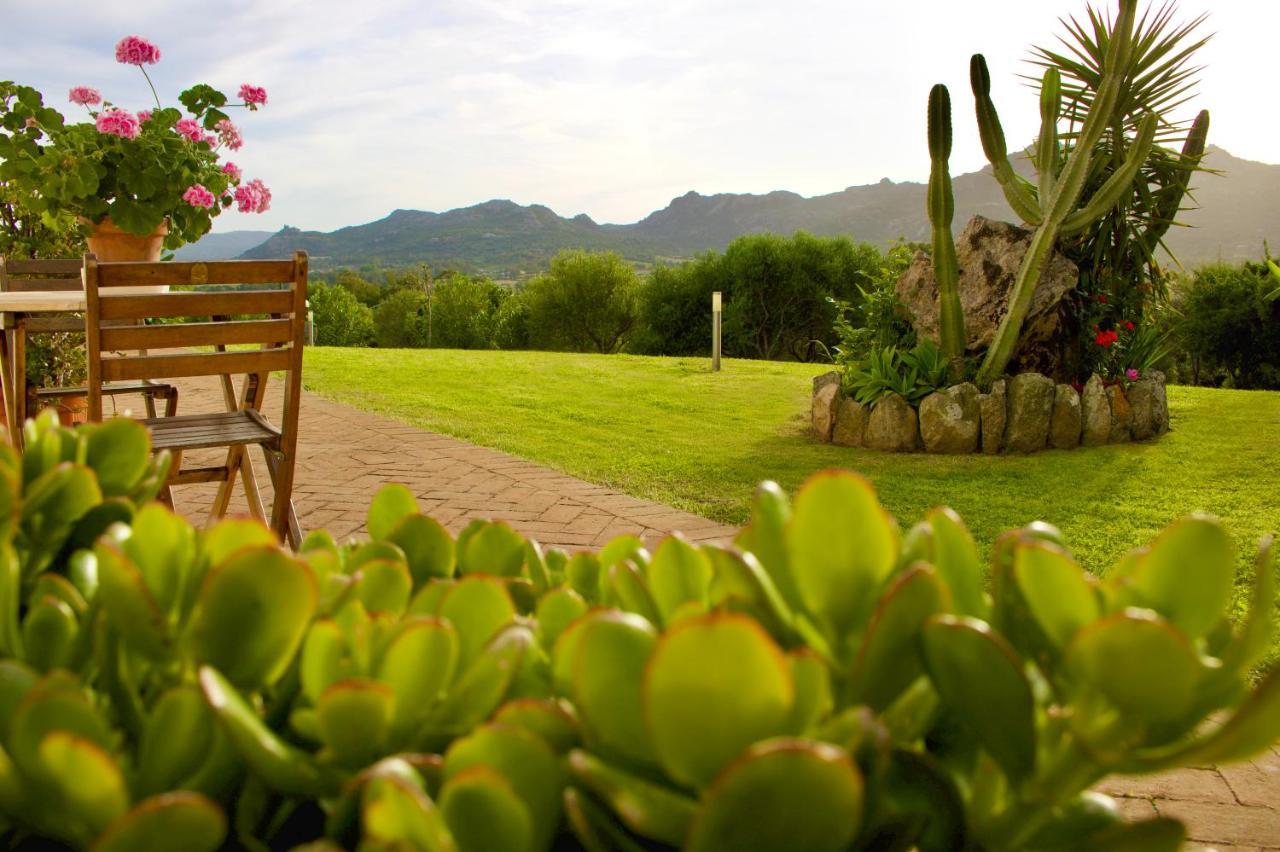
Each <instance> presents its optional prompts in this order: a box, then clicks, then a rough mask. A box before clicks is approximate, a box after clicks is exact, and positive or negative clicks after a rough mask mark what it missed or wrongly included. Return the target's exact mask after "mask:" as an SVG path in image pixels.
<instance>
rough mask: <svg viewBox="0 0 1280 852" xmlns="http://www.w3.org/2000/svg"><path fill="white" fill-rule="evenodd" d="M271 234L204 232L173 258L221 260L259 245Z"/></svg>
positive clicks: (267, 232) (266, 232) (271, 233)
mask: <svg viewBox="0 0 1280 852" xmlns="http://www.w3.org/2000/svg"><path fill="white" fill-rule="evenodd" d="M272 235H273V232H272V231H227V232H226V233H222V234H205V235H204V237H203V238H202V239H201V240H199V241H198V242H194V243H192V244H191V245H186V246H183V247H182V248H180V249H178V250H177V251H175V252H174V253H173V258H174V260H223V259H225V258H230V257H235V256H236V255H239V254H241V253H242V252H246V251H248V250H249V249H251V248H253V247H254V246H257V245H261V244H262V243H264V242H266V241H267V239H268V238H269V237H271V236H272Z"/></svg>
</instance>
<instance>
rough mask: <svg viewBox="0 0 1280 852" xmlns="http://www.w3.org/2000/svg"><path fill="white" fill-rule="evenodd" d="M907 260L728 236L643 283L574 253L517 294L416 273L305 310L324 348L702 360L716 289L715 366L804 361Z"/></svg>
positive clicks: (357, 284) (337, 284) (609, 257)
mask: <svg viewBox="0 0 1280 852" xmlns="http://www.w3.org/2000/svg"><path fill="white" fill-rule="evenodd" d="M911 253H912V249H911V247H908V246H904V245H897V246H894V247H892V248H890V249H888V250H887V251H885V250H882V249H881V248H880V247H879V246H876V245H874V244H872V243H865V242H863V243H859V242H855V241H853V240H851V239H849V238H847V237H815V236H812V235H810V234H807V233H803V232H801V233H797V234H795V235H794V236H792V237H782V236H777V235H773V234H757V235H749V236H744V237H739V238H738V239H736V240H734V241H733V242H732V243H731V244H730V245H729V246H728V247H727V249H726V250H725V251H724V252H708V253H706V254H703V255H701V256H699V257H697V258H695V259H693V260H690V261H688V262H685V263H681V264H679V265H671V266H659V267H657V268H655V269H654V270H653V271H652V272H651V273H650V274H649V275H648V276H647V277H641V276H640V275H639V274H638V273H637V272H636V271H635V269H634V268H633V267H632V266H631V265H630V264H629V263H628V262H627V261H625V260H624V259H623V258H622V257H620V256H619V255H617V254H615V253H613V252H585V251H563V252H560V253H559V254H558V255H556V256H555V258H554V259H553V260H552V261H551V264H550V268H549V269H548V270H547V271H546V272H545V273H543V274H541V275H538V276H536V277H534V278H532V279H530V280H529V281H527V282H523V283H519V284H515V285H505V284H500V283H497V282H494V281H491V280H489V279H487V278H483V277H478V276H472V275H467V274H464V273H462V272H458V271H452V270H450V271H445V272H441V273H440V274H438V275H435V274H432V273H431V271H430V270H428V269H426V268H425V267H419V268H417V269H407V270H396V271H382V270H378V269H364V270H360V271H355V270H339V271H337V272H335V273H332V274H331V275H329V276H327V280H324V281H317V282H315V283H313V286H312V291H311V306H312V310H313V312H314V314H315V323H316V343H317V344H318V345H322V346H378V347H385V348H422V347H439V348H451V349H541V350H552V351H572V352H600V353H614V352H631V353H636V354H647V355H705V354H708V353H709V352H710V348H711V294H712V293H713V292H716V291H719V292H721V293H722V294H723V299H724V303H723V304H724V315H723V328H722V333H723V341H724V344H723V345H724V353H725V355H727V356H729V357H743V358H762V359H787V360H792V359H794V360H805V361H812V360H818V359H822V358H824V356H825V355H826V352H825V348H826V347H829V346H832V345H834V344H835V342H836V340H837V338H836V334H835V331H834V328H835V323H836V321H837V319H838V317H839V315H840V313H841V311H842V309H844V308H846V307H848V306H850V305H854V306H856V305H857V304H859V303H861V302H862V301H863V300H865V299H866V298H868V296H869V294H872V293H874V292H875V291H877V290H881V291H882V290H883V289H884V288H885V287H888V288H890V289H891V288H892V286H893V281H895V280H896V278H897V274H898V273H899V272H900V271H901V269H902V268H903V266H904V265H905V262H906V260H907V259H909V258H910V255H911ZM379 277H380V278H381V279H382V280H376V279H377V278H379ZM371 279H375V280H371Z"/></svg>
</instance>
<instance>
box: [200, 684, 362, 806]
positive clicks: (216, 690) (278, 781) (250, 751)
mask: <svg viewBox="0 0 1280 852" xmlns="http://www.w3.org/2000/svg"><path fill="white" fill-rule="evenodd" d="M199 679H200V689H201V691H202V692H203V693H204V698H205V701H207V702H208V703H209V707H210V708H211V709H212V710H213V712H214V715H215V716H216V717H217V719H218V723H219V724H220V725H221V726H222V729H223V731H225V732H226V734H227V736H228V737H229V738H230V740H231V744H232V746H233V747H234V748H235V750H236V752H238V753H239V755H240V756H241V758H243V759H244V762H245V763H246V764H248V766H249V769H250V770H252V771H253V772H254V773H255V774H256V775H258V777H260V778H261V779H262V780H263V781H264V782H265V783H266V784H267V786H269V787H270V788H271V789H273V790H277V791H279V792H281V793H286V794H289V795H294V796H319V795H324V794H332V793H334V792H336V791H337V788H338V784H337V781H336V779H335V778H334V777H333V776H331V775H330V774H329V773H326V772H322V771H321V770H320V768H319V767H318V766H316V764H315V762H314V760H313V759H312V757H311V755H310V754H308V753H307V752H305V751H302V750H301V749H299V748H297V747H296V746H292V745H290V744H289V743H286V742H285V741H283V740H281V739H280V738H279V737H277V736H276V735H275V733H274V732H272V731H271V729H270V728H268V727H267V726H266V724H264V723H263V721H262V720H261V719H260V718H258V715H257V714H256V713H254V712H253V709H252V708H250V707H249V705H248V704H247V703H246V702H245V700H244V698H242V697H241V696H240V693H238V692H236V689H235V687H234V686H232V685H231V684H230V683H229V682H228V681H227V679H226V678H225V677H223V676H222V675H221V674H219V673H218V671H217V670H215V669H213V668H211V667H209V666H202V667H201V668H200V675H199Z"/></svg>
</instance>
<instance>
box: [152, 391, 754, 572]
mask: <svg viewBox="0 0 1280 852" xmlns="http://www.w3.org/2000/svg"><path fill="white" fill-rule="evenodd" d="M179 386H180V392H181V398H180V402H179V412H181V413H183V414H192V413H197V412H201V411H220V410H225V409H224V408H223V406H222V395H221V390H220V389H219V387H218V385H217V384H216V382H215V381H214V380H209V381H207V382H201V381H200V380H190V381H183V382H179ZM271 391H275V392H274V393H272V392H271ZM280 397H281V394H280V393H279V384H278V383H277V384H273V385H272V387H271V388H270V390H269V392H268V397H267V399H268V406H267V408H268V416H269V419H270V420H271V422H273V423H276V424H279V423H280ZM302 413H303V417H302V423H301V427H300V429H299V437H298V470H297V478H296V484H295V486H294V503H295V504H296V506H297V509H298V520H299V523H300V524H301V525H302V528H303V530H304V532H305V531H309V530H313V529H320V528H324V529H327V530H329V532H330V533H332V534H333V536H334V537H335V538H337V539H338V540H339V541H342V540H344V539H346V538H347V537H349V536H351V535H356V534H362V533H363V532H364V522H365V514H366V512H367V510H368V508H369V501H370V500H371V499H372V498H373V495H374V493H375V492H376V491H377V490H378V488H379V487H380V486H382V485H384V484H386V483H388V482H399V483H403V484H404V485H407V486H408V487H409V489H410V490H411V491H413V493H414V495H415V496H417V498H418V503H419V505H420V506H421V507H422V510H423V511H424V512H426V513H427V514H430V515H431V516H432V517H434V518H435V519H436V520H438V521H439V522H440V523H442V524H444V525H445V526H446V527H448V528H449V529H450V530H451V531H453V532H455V533H456V532H458V531H460V530H461V529H462V528H463V527H465V526H466V525H467V523H469V522H470V521H471V520H472V519H474V518H489V519H492V520H501V521H506V522H507V523H509V524H510V525H511V526H512V527H513V528H514V529H515V530H516V531H518V532H519V533H521V534H522V535H525V536H528V537H530V538H534V539H537V540H538V541H539V542H541V543H542V544H543V545H545V546H559V547H565V548H568V549H570V550H574V549H583V548H591V547H600V546H601V545H603V544H604V543H605V542H607V541H609V540H610V539H612V538H614V537H616V536H619V535H623V534H632V535H637V536H640V537H641V538H642V539H644V540H645V541H646V542H647V543H651V544H656V543H657V541H658V540H660V539H662V538H663V537H665V536H667V535H669V534H670V533H672V532H675V531H676V530H679V531H681V532H682V533H684V534H685V535H686V536H687V537H688V538H689V539H690V540H691V541H696V542H703V541H720V540H726V539H728V538H730V537H732V536H733V534H734V533H735V532H736V530H735V529H733V528H731V527H726V526H724V525H722V524H717V523H715V522H714V521H709V520H707V519H706V518H701V517H699V516H697V515H693V514H690V513H689V512H681V511H679V510H677V509H673V508H671V507H670V506H664V505H662V504H660V503H654V502H652V501H649V500H641V499H638V498H636V497H630V496H628V495H626V494H622V493H619V492H617V491H614V490H612V489H609V488H605V487H603V486H600V485H593V484H591V483H589V482H585V481H583V480H581V479H577V478H575V477H572V476H566V475H565V474H562V473H559V472H557V471H554V470H551V469H549V468H546V467H543V466H542V465H538V464H534V463H533V462H530V461H525V460H524V459H520V458H516V457H515V456H512V455H508V454H507V453H504V452H501V451H499V450H491V449H488V448H485V447H477V446H475V445H473V444H468V443H466V442H464V441H459V440H457V439H455V438H449V437H446V436H444V435H437V434H433V433H431V432H425V431H423V430H421V429H418V428H415V427H413V426H407V425H405V424H403V423H399V422H397V421H395V420H391V419H389V418H386V417H381V416H379V415H376V414H368V413H366V412H363V411H358V410H356V409H354V408H351V407H349V406H346V405H341V404H339V403H336V402H330V401H329V400H327V399H324V398H322V397H319V396H316V395H314V394H309V393H304V395H303V404H302ZM253 455H254V457H255V462H256V469H257V472H258V478H259V480H260V482H261V485H262V486H263V491H264V495H263V499H264V501H266V502H267V504H268V506H269V505H270V497H269V494H270V487H269V480H268V478H267V475H266V467H265V465H264V464H263V463H262V456H261V454H260V453H258V452H257V451H254V453H253ZM188 458H189V459H190V460H191V462H192V463H193V464H200V463H212V464H217V463H218V462H219V461H220V460H221V459H220V454H215V455H212V456H207V455H206V456H202V455H198V454H194V453H193V454H191V455H190V456H188ZM215 489H216V486H213V485H208V486H203V485H193V486H185V487H183V488H181V489H178V490H177V492H176V494H175V502H176V504H177V508H178V509H180V510H182V511H183V512H184V513H185V514H187V515H189V516H191V517H193V518H197V519H201V520H203V518H204V517H205V516H206V514H207V511H208V506H209V504H210V503H211V502H212V498H213V494H214V491H215ZM233 509H236V510H238V511H241V512H243V511H246V510H247V504H246V503H245V502H244V499H243V494H242V492H241V489H240V488H239V487H237V489H236V498H235V502H233Z"/></svg>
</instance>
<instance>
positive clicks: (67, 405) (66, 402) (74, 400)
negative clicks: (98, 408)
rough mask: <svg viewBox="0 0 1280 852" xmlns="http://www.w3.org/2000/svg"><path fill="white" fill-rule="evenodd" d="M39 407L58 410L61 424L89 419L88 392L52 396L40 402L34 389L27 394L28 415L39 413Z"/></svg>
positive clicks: (72, 424) (77, 422) (75, 423)
mask: <svg viewBox="0 0 1280 852" xmlns="http://www.w3.org/2000/svg"><path fill="white" fill-rule="evenodd" d="M41 408H52V409H53V410H54V411H57V412H58V420H59V421H60V422H61V423H62V425H63V426H75V425H77V424H80V423H87V422H88V420H89V396H88V394H77V395H75V396H59V397H54V398H53V399H51V400H48V401H46V402H44V403H43V404H41V403H40V402H39V401H38V400H37V399H36V395H35V392H34V389H32V391H31V392H30V393H29V395H28V396H27V411H28V412H29V413H28V415H27V416H28V417H35V416H36V415H37V414H39V413H40V411H39V410H40V409H41Z"/></svg>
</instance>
